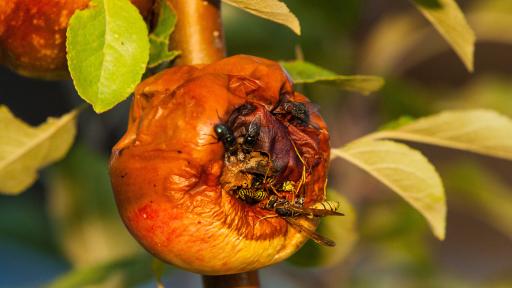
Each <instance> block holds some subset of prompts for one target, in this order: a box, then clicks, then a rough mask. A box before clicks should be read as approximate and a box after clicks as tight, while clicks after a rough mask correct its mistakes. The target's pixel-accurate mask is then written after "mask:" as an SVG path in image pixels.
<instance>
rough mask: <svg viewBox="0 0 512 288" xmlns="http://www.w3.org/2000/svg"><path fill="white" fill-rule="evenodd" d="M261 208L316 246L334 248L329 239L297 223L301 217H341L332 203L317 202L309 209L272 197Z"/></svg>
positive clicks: (333, 243) (341, 214)
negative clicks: (271, 212)
mask: <svg viewBox="0 0 512 288" xmlns="http://www.w3.org/2000/svg"><path fill="white" fill-rule="evenodd" d="M331 202H332V203H331ZM331 204H332V205H331ZM338 206H339V204H338ZM263 208H264V209H267V210H272V211H274V212H275V213H276V216H280V217H281V218H282V219H284V220H285V221H286V222H287V223H288V224H290V226H292V227H294V228H295V229H297V230H299V231H301V232H303V233H305V234H306V235H307V236H308V237H309V238H311V240H313V241H315V242H316V243H317V244H320V245H324V246H329V247H334V246H336V243H335V242H334V241H332V240H331V239H329V238H327V237H325V236H322V235H320V234H318V233H316V232H315V231H313V230H311V229H310V228H308V227H306V226H304V225H303V224H302V223H300V222H299V221H297V217H301V216H305V217H309V218H314V217H325V216H343V215H344V214H343V213H340V212H337V211H336V209H337V208H338V207H337V206H336V205H335V204H334V201H324V202H319V203H316V204H315V205H313V206H311V207H309V208H306V207H301V206H299V205H296V204H292V203H290V202H289V201H288V200H286V199H282V198H278V197H276V196H274V195H272V196H270V198H269V199H268V201H267V203H266V204H265V206H263Z"/></svg>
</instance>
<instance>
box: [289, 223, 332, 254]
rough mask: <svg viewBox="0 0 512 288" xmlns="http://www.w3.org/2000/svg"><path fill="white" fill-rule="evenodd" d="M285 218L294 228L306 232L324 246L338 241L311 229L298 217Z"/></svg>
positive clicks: (329, 245)
mask: <svg viewBox="0 0 512 288" xmlns="http://www.w3.org/2000/svg"><path fill="white" fill-rule="evenodd" d="M283 219H284V220H286V222H287V223H288V224H290V226H292V227H293V228H295V229H297V230H299V231H301V232H303V233H304V234H306V235H307V236H308V237H309V238H311V240H313V241H315V242H316V243H317V244H320V245H323V246H328V247H334V246H336V242H334V241H332V240H331V239H329V238H327V237H324V236H322V235H320V234H318V233H316V232H315V231H313V230H311V229H309V228H308V227H306V226H304V225H303V224H301V223H300V222H299V221H297V220H296V219H294V218H283Z"/></svg>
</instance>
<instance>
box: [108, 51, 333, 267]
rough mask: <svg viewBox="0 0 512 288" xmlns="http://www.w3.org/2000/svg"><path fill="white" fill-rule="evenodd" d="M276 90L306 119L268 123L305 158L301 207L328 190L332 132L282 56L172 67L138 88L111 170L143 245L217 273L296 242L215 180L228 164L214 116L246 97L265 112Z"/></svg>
mask: <svg viewBox="0 0 512 288" xmlns="http://www.w3.org/2000/svg"><path fill="white" fill-rule="evenodd" d="M282 95H287V96H286V97H288V99H289V100H291V101H295V102H301V103H304V104H305V106H306V107H307V108H308V111H309V114H310V117H311V118H310V121H311V124H312V125H310V126H308V127H299V128H297V127H295V126H294V125H288V127H287V126H286V125H281V126H279V127H270V128H269V127H266V128H269V129H285V132H286V133H287V134H288V135H289V137H288V138H287V140H286V141H293V142H294V145H296V146H297V149H298V153H301V154H302V157H303V158H304V161H305V162H306V163H309V164H308V167H309V168H310V169H311V170H310V172H311V173H308V177H307V180H306V183H305V186H306V197H305V206H308V205H312V204H313V203H316V202H319V201H323V200H324V199H325V191H324V185H325V181H326V170H327V165H328V159H329V143H328V142H329V136H328V132H327V129H326V125H325V123H324V121H323V120H322V118H321V116H320V115H319V114H318V113H317V112H316V111H315V109H314V108H313V107H312V105H311V104H310V102H309V101H308V100H307V98H306V97H304V96H303V95H301V94H299V93H297V92H294V91H293V88H292V83H291V81H290V80H289V79H288V77H287V75H286V73H285V72H284V71H283V69H282V68H281V66H280V65H279V64H278V63H276V62H273V61H270V60H266V59H261V58H257V57H252V56H245V55H238V56H233V57H229V58H225V59H223V60H221V61H218V62H216V63H213V64H210V65H205V66H204V65H203V66H178V67H175V68H171V69H168V70H165V71H163V72H161V73H159V74H156V75H155V76H152V77H150V78H148V79H146V80H145V81H144V82H142V83H141V84H140V85H139V86H138V87H137V89H136V92H135V97H134V100H133V103H132V108H131V112H130V117H129V123H128V129H127V132H126V134H125V135H124V136H123V137H122V138H121V139H120V140H119V142H118V143H117V144H116V145H115V146H114V147H113V149H112V156H111V161H110V176H111V181H112V187H113V190H114V194H115V199H116V202H117V205H118V208H119V211H120V214H121V217H122V219H123V220H124V222H125V224H126V226H127V227H128V229H129V230H130V232H131V233H132V235H133V236H134V237H135V238H136V239H137V240H138V241H139V242H140V243H141V244H142V246H143V247H145V248H146V249H147V250H148V251H149V252H150V253H152V254H153V255H155V256H157V257H158V258H160V259H162V260H163V261H166V262H168V263H171V264H174V265H176V266H179V267H182V268H184V269H186V270H189V271H193V272H197V273H201V274H206V275H217V274H231V273H240V272H245V271H250V270H254V269H258V268H261V267H264V266H268V265H271V264H274V263H276V262H280V261H282V260H284V259H286V258H287V257H289V256H290V255H291V254H293V253H294V252H295V251H296V250H298V249H299V248H300V247H301V246H302V244H303V243H304V242H305V241H306V240H307V237H306V236H305V235H304V234H303V233H300V232H299V231H296V230H294V229H293V228H292V227H289V226H288V225H287V223H286V221H285V220H283V219H281V218H279V217H273V218H265V219H262V218H263V217H264V216H268V215H271V214H273V212H272V211H268V210H265V209H263V208H262V207H261V206H259V205H249V204H247V203H245V202H243V201H240V200H239V199H237V198H235V197H234V196H233V195H231V193H229V192H228V191H225V190H224V189H223V186H222V184H221V183H220V179H221V176H222V173H223V169H224V167H225V165H226V164H225V158H224V147H223V144H222V143H221V142H220V141H218V140H217V139H216V136H215V133H214V130H213V127H214V125H215V124H217V123H223V122H226V121H227V119H228V118H229V116H230V115H231V113H232V112H233V110H235V109H236V108H237V107H240V105H242V104H244V103H248V102H250V103H254V104H257V105H260V106H262V107H266V108H267V109H268V110H269V111H270V110H271V109H272V107H274V106H275V105H277V104H278V101H280V97H283V96H282ZM299 130H300V131H299ZM276 146H279V145H276ZM275 151H279V149H277V150H275ZM286 169H298V168H297V167H291V166H290V167H287V168H286ZM291 174H293V173H291ZM298 174H300V173H298ZM301 221H303V223H304V225H307V226H309V227H310V228H312V229H314V228H316V225H317V223H316V222H315V221H311V220H306V219H302V220H301Z"/></svg>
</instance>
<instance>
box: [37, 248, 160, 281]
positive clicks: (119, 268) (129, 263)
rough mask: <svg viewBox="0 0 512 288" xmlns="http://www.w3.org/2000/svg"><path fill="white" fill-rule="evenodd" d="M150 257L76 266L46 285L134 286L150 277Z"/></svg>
mask: <svg viewBox="0 0 512 288" xmlns="http://www.w3.org/2000/svg"><path fill="white" fill-rule="evenodd" d="M151 259H152V258H151V256H149V255H147V254H144V255H138V256H131V257H127V258H124V259H121V260H116V261H112V262H107V263H102V264H96V265H91V266H89V267H83V268H76V269H74V270H71V271H70V272H68V273H66V274H64V275H62V276H60V277H58V278H57V279H55V280H54V281H53V282H51V283H49V284H48V285H47V286H46V287H48V288H75V287H91V285H99V284H103V286H102V287H134V286H136V284H140V283H142V282H145V281H147V280H149V279H151V276H152V273H151ZM105 282H108V284H107V283H105ZM112 282H114V283H112ZM105 284H106V285H105ZM94 287H97V286H94Z"/></svg>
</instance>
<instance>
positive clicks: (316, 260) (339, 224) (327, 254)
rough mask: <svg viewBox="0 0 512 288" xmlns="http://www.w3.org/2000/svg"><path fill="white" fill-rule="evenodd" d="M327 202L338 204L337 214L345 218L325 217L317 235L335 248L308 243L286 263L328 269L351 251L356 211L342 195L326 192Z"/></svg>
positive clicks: (353, 240)
mask: <svg viewBox="0 0 512 288" xmlns="http://www.w3.org/2000/svg"><path fill="white" fill-rule="evenodd" d="M327 200H332V201H337V202H339V203H340V208H339V209H338V211H339V212H342V213H343V214H345V216H340V217H338V216H336V217H334V216H332V217H325V218H322V219H321V220H320V225H319V226H318V229H317V231H316V232H317V233H319V234H321V235H323V236H326V237H327V238H329V239H331V240H334V242H336V246H335V247H324V246H320V245H318V244H316V243H314V242H313V241H308V242H307V243H306V244H304V246H303V247H302V248H301V249H300V250H299V251H298V252H297V253H295V254H294V255H293V256H292V257H291V258H290V259H288V261H289V262H290V263H292V264H294V265H298V266H325V267H330V266H333V265H336V264H338V263H340V262H342V261H343V260H344V259H345V258H346V257H347V255H348V254H349V253H350V251H352V248H353V247H354V244H355V243H356V241H357V238H358V235H357V231H356V218H357V215H356V210H355V209H354V207H352V205H351V204H350V202H348V200H347V199H346V198H345V197H343V196H342V195H340V194H338V193H336V192H334V191H331V190H328V191H327Z"/></svg>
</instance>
